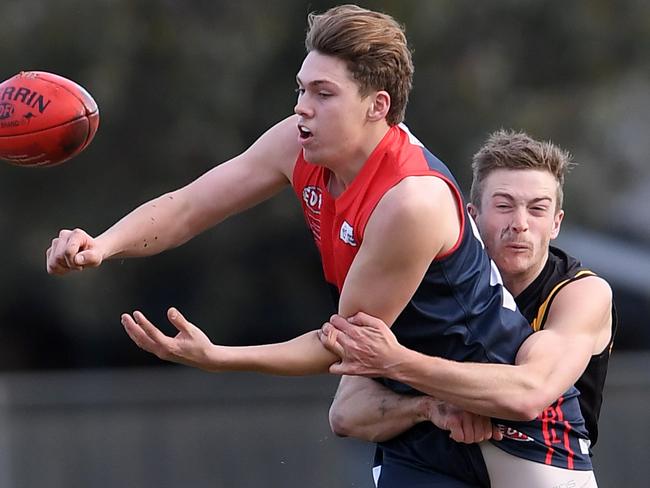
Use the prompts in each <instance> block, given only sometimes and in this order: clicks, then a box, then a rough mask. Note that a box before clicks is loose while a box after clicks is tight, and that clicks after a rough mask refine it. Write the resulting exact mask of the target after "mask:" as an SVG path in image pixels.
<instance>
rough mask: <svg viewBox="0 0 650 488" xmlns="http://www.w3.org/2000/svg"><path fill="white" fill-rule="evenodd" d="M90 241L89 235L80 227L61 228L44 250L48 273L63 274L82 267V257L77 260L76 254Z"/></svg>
mask: <svg viewBox="0 0 650 488" xmlns="http://www.w3.org/2000/svg"><path fill="white" fill-rule="evenodd" d="M90 241H91V238H90V236H89V235H88V234H86V233H85V232H84V231H83V230H81V229H75V230H73V231H71V230H67V229H63V230H61V231H60V232H59V236H58V237H56V238H54V239H53V240H52V244H51V245H50V248H49V249H48V250H47V252H46V257H47V271H48V273H51V274H64V273H66V272H68V271H71V270H77V271H78V270H81V269H83V266H82V265H83V264H84V258H81V260H79V258H78V257H77V256H78V253H79V251H80V250H83V249H84V248H85V247H87V246H88V245H89V244H90Z"/></svg>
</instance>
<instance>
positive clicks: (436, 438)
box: [374, 422, 490, 488]
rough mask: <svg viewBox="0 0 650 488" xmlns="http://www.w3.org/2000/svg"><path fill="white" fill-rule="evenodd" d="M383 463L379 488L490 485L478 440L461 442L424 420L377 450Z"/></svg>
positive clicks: (482, 487)
mask: <svg viewBox="0 0 650 488" xmlns="http://www.w3.org/2000/svg"><path fill="white" fill-rule="evenodd" d="M374 464H375V466H378V465H381V472H380V475H379V479H378V482H377V486H378V488H425V487H427V488H428V487H443V486H444V487H449V488H489V487H490V479H489V476H488V471H487V468H486V467H485V462H484V460H483V454H482V453H481V449H480V447H479V446H478V444H460V443H457V442H454V441H453V440H451V439H450V438H449V432H444V431H441V430H440V429H437V428H436V427H434V426H433V425H432V424H429V423H426V422H423V423H421V424H418V425H416V426H415V427H413V428H412V429H410V430H409V431H407V432H405V433H404V434H402V435H400V436H398V437H396V438H395V439H392V440H390V441H388V442H384V443H381V444H380V445H379V446H378V447H377V451H376V453H375V463H374Z"/></svg>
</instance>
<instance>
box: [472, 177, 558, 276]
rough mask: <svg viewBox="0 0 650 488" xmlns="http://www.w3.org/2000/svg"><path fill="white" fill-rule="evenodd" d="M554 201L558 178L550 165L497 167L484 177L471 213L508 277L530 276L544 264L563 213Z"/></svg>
mask: <svg viewBox="0 0 650 488" xmlns="http://www.w3.org/2000/svg"><path fill="white" fill-rule="evenodd" d="M556 204H557V181H556V180H555V177H554V176H553V175H552V174H551V173H550V172H548V171H543V170H534V169H524V170H509V169H498V170H495V171H493V172H492V173H490V174H489V175H488V176H487V177H486V178H485V180H484V186H483V197H482V200H481V209H480V211H478V210H477V209H474V211H473V214H474V215H475V218H476V223H477V225H478V228H479V231H480V233H481V237H482V238H483V241H484V242H485V246H486V248H487V251H488V254H489V255H490V257H491V258H492V260H493V261H494V262H495V264H496V265H497V267H498V268H499V270H500V271H501V274H502V275H503V278H504V280H505V281H506V282H509V281H513V280H529V279H530V280H532V279H534V278H535V277H536V276H537V275H538V274H539V272H540V271H541V270H542V268H543V267H544V264H546V258H547V255H548V246H549V243H550V241H551V239H555V237H557V235H558V233H559V231H560V224H561V222H562V218H563V216H564V212H563V211H562V210H560V211H557V212H556Z"/></svg>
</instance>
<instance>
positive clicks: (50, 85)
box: [0, 71, 99, 166]
mask: <svg viewBox="0 0 650 488" xmlns="http://www.w3.org/2000/svg"><path fill="white" fill-rule="evenodd" d="M98 125H99V110H98V108H97V104H96V103H95V100H93V98H92V97H91V96H90V94H89V93H88V92H87V91H86V90H85V89H84V88H82V87H81V86H79V85H77V84H76V83H75V82H74V81H70V80H68V79H66V78H63V77H62V76H58V75H55V74H52V73H45V72H43V71H23V72H21V73H18V74H17V75H16V76H13V77H12V78H9V79H8V80H6V81H4V82H3V83H1V84H0V158H2V159H6V160H7V161H9V162H10V163H13V164H17V165H20V166H53V165H55V164H59V163H62V162H63V161H65V160H67V159H70V158H71V157H73V156H75V155H77V154H79V153H80V152H81V151H83V149H84V148H85V147H86V146H88V144H89V143H90V141H91V140H92V139H93V137H94V136H95V132H97V126H98Z"/></svg>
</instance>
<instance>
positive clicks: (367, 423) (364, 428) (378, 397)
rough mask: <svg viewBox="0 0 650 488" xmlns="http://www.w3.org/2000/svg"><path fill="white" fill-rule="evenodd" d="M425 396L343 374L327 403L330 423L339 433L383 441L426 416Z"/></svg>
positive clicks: (425, 418)
mask: <svg viewBox="0 0 650 488" xmlns="http://www.w3.org/2000/svg"><path fill="white" fill-rule="evenodd" d="M428 400H432V399H430V398H428V397H424V396H418V397H414V396H404V395H398V394H397V393H394V392H393V391H391V390H389V389H388V388H386V387H384V386H383V385H381V384H379V383H378V382H376V381H374V380H371V379H368V378H361V377H347V376H344V377H343V378H341V383H340V385H339V389H338V391H337V393H336V396H335V398H334V401H333V402H332V406H331V407H330V412H329V420H330V427H331V428H332V431H333V432H334V433H335V434H337V435H339V436H349V437H354V438H357V439H361V440H365V441H369V442H382V441H386V440H389V439H392V438H393V437H395V436H397V435H399V434H401V433H402V432H404V431H406V430H408V429H410V428H411V427H413V426H414V425H415V424H417V423H419V422H423V421H425V420H427V415H426V412H427V409H426V405H425V402H426V401H428Z"/></svg>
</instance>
